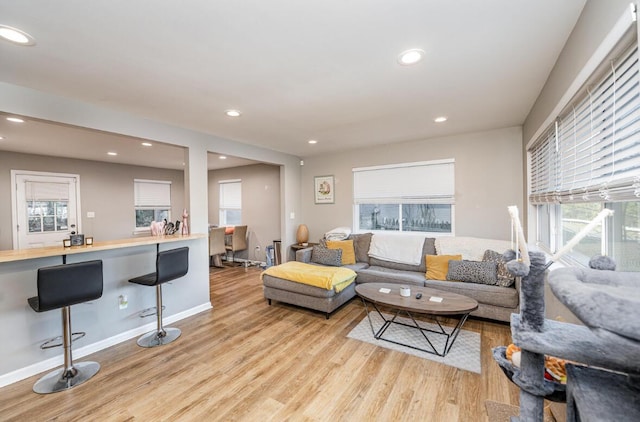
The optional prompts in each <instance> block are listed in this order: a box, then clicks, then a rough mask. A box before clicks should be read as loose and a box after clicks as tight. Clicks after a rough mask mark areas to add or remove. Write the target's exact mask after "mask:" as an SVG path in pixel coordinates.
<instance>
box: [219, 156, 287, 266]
mask: <svg viewBox="0 0 640 422" xmlns="http://www.w3.org/2000/svg"><path fill="white" fill-rule="evenodd" d="M229 179H241V180H242V224H246V225H247V226H248V228H247V229H248V238H249V243H248V249H247V250H246V251H243V252H239V253H236V256H237V257H238V258H242V259H250V260H252V261H253V260H255V261H261V262H264V261H265V260H266V255H265V247H266V246H268V245H272V244H273V241H274V240H279V239H280V215H281V213H280V166H271V165H267V164H257V165H251V166H242V167H234V168H228V169H221V170H212V171H209V223H210V224H216V225H217V224H219V213H218V211H219V204H220V202H219V198H220V189H219V185H218V182H219V181H220V180H229ZM256 246H260V251H259V252H258V251H256V249H255V247H256Z"/></svg>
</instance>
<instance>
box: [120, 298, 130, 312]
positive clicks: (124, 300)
mask: <svg viewBox="0 0 640 422" xmlns="http://www.w3.org/2000/svg"><path fill="white" fill-rule="evenodd" d="M118 306H119V307H120V309H127V306H129V300H128V299H127V295H120V296H118Z"/></svg>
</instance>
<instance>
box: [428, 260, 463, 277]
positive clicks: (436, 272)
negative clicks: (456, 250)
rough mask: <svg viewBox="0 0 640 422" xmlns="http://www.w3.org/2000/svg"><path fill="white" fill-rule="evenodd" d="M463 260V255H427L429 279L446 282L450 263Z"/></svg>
mask: <svg viewBox="0 0 640 422" xmlns="http://www.w3.org/2000/svg"><path fill="white" fill-rule="evenodd" d="M461 259H462V255H427V256H426V262H427V274H426V277H427V279H428V280H442V281H445V280H446V279H447V271H449V262H450V261H452V260H453V261H459V260H461Z"/></svg>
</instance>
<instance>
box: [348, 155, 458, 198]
mask: <svg viewBox="0 0 640 422" xmlns="http://www.w3.org/2000/svg"><path fill="white" fill-rule="evenodd" d="M454 191H455V188H454V160H452V159H451V160H439V161H428V162H419V163H407V164H399V165H393V166H380V167H362V168H354V169H353V198H354V202H355V203H356V204H372V203H385V204H391V203H404V204H408V203H424V202H425V200H427V201H429V202H430V203H443V204H453V203H454Z"/></svg>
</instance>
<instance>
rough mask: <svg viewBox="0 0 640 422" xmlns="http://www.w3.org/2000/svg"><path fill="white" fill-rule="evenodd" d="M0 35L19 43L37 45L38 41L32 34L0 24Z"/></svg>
mask: <svg viewBox="0 0 640 422" xmlns="http://www.w3.org/2000/svg"><path fill="white" fill-rule="evenodd" d="M0 37H2V38H3V39H5V40H7V41H10V42H12V43H14V44H18V45H35V43H36V40H35V39H34V38H33V37H32V36H31V35H29V34H27V33H26V32H24V31H21V30H19V29H18V28H12V27H10V26H7V25H0Z"/></svg>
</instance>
